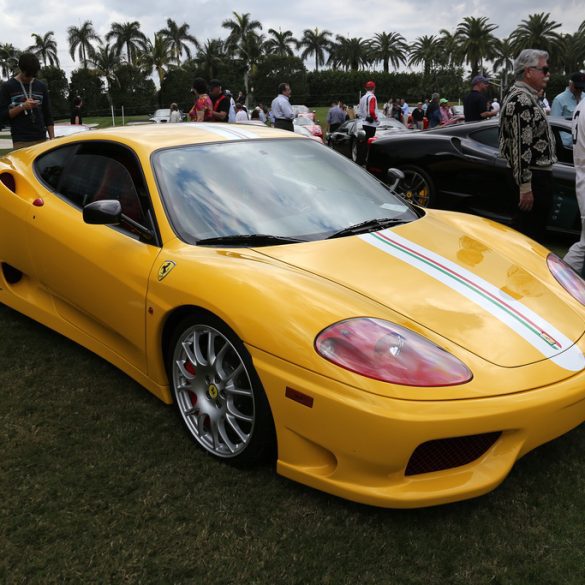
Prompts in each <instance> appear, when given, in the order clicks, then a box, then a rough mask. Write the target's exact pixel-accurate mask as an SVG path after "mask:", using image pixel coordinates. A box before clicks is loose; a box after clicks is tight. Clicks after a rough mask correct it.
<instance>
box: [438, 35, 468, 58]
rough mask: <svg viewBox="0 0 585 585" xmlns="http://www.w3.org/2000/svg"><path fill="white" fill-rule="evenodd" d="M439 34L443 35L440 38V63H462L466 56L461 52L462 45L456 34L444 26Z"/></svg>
mask: <svg viewBox="0 0 585 585" xmlns="http://www.w3.org/2000/svg"><path fill="white" fill-rule="evenodd" d="M439 34H440V35H441V36H440V37H439V40H438V43H439V47H440V49H441V55H440V57H439V62H440V64H441V65H443V66H445V67H453V66H459V65H461V64H462V63H463V58H464V56H463V55H462V54H461V47H460V46H459V42H458V40H457V37H456V36H455V34H453V33H451V32H450V31H448V30H446V29H444V28H443V29H441V30H440V31H439Z"/></svg>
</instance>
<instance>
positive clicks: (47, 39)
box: [27, 30, 59, 67]
mask: <svg viewBox="0 0 585 585" xmlns="http://www.w3.org/2000/svg"><path fill="white" fill-rule="evenodd" d="M54 34H55V33H54V32H53V31H52V30H50V31H49V32H48V33H46V34H45V35H43V36H41V35H37V34H35V33H33V34H32V35H31V37H32V38H33V39H34V41H35V42H34V44H33V45H31V46H30V47H29V48H28V49H27V51H30V52H31V53H34V54H35V55H36V56H37V57H40V58H41V60H42V62H43V65H44V66H45V67H46V66H47V61H48V62H49V65H51V67H52V66H54V65H55V66H57V67H59V57H58V56H57V41H55V39H54V38H53V35H54Z"/></svg>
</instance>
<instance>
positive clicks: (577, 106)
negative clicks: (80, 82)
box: [0, 49, 585, 273]
mask: <svg viewBox="0 0 585 585" xmlns="http://www.w3.org/2000/svg"><path fill="white" fill-rule="evenodd" d="M548 58H549V56H548V53H546V52H545V51H540V50H536V49H525V50H523V51H522V52H521V53H520V54H519V55H518V57H517V58H516V60H515V61H514V79H515V81H514V83H513V85H512V86H511V88H510V89H509V90H508V91H507V93H506V95H505V98H504V100H503V103H502V104H501V105H500V103H499V102H498V100H497V99H488V97H487V90H488V88H489V86H490V79H489V78H487V77H486V76H484V75H476V76H475V77H474V78H473V79H472V81H471V90H470V92H469V93H468V94H467V95H466V96H465V99H464V101H463V117H464V119H465V121H466V122H473V121H478V122H481V121H483V120H487V119H489V118H493V117H495V116H500V125H499V126H500V130H499V150H500V156H501V157H502V158H503V159H505V160H506V162H507V163H508V167H509V172H510V179H511V181H512V182H513V184H515V185H516V189H517V200H518V210H519V218H518V225H517V227H518V229H520V231H522V232H524V233H525V234H527V235H529V236H531V237H533V238H534V239H536V240H542V236H543V233H544V230H545V226H546V221H547V217H548V213H549V210H550V207H551V203H552V188H553V181H552V166H553V164H554V163H555V162H557V156H556V146H555V138H554V135H553V132H552V130H551V127H550V124H549V122H548V120H547V117H548V115H549V114H550V115H553V116H561V117H563V118H572V119H573V137H572V142H573V144H572V145H571V146H572V147H573V152H574V164H575V169H576V176H577V180H576V193H577V200H578V204H579V209H580V214H581V218H582V223H583V229H582V233H581V237H580V240H579V241H578V242H576V243H575V244H574V245H573V246H572V247H571V248H570V250H569V251H568V253H567V255H566V257H565V259H566V261H567V262H568V263H569V264H570V265H571V266H573V268H575V270H577V271H578V272H579V273H583V270H584V264H585V122H584V120H585V116H581V112H582V110H583V109H585V106H583V101H584V100H581V94H582V92H583V90H584V89H585V74H584V73H582V72H575V73H574V74H573V75H571V76H570V78H569V79H568V84H567V87H566V89H565V90H564V91H563V92H561V93H560V94H559V95H557V96H556V97H555V98H554V99H553V101H552V104H549V102H548V100H547V97H546V93H545V91H546V86H547V84H548V81H549V79H550V70H549V65H548ZM18 66H19V71H18V73H17V74H16V75H15V76H14V77H13V78H11V79H9V80H8V81H6V82H5V83H3V84H2V86H1V88H0V119H1V120H3V121H4V120H6V121H7V122H8V123H9V125H10V130H11V135H12V140H13V145H14V148H21V147H26V146H30V145H33V144H37V143H39V142H43V141H45V140H47V135H48V139H52V138H54V123H53V119H52V115H51V109H50V103H49V94H48V91H47V86H46V85H45V84H44V83H42V82H41V81H39V80H38V79H37V78H36V76H37V74H38V72H39V70H40V63H39V60H38V58H37V57H36V56H35V55H34V54H32V53H23V54H22V55H21V56H20V59H19V63H18ZM363 89H364V93H363V95H362V96H361V99H360V101H359V106H358V112H357V114H356V113H355V111H354V108H353V107H351V106H346V105H345V104H344V103H343V102H342V101H341V100H335V101H334V102H333V103H332V104H331V108H330V109H329V112H328V115H327V126H328V129H329V131H330V132H335V131H336V130H337V129H338V128H339V126H340V125H341V124H342V123H343V122H344V121H345V120H347V119H350V118H353V117H355V116H356V115H357V116H358V117H360V118H361V119H362V120H363V130H364V132H365V134H366V138H370V137H373V136H374V135H375V133H376V127H377V126H378V125H379V123H380V119H379V118H380V114H379V112H380V110H379V108H378V101H377V98H376V84H375V82H374V81H368V82H366V84H365V85H364V88H363ZM191 91H192V94H193V98H194V103H193V107H192V108H191V110H190V111H189V113H188V116H189V119H190V120H192V121H196V122H242V121H248V120H250V119H254V120H258V121H259V122H262V123H267V122H270V123H271V124H272V125H273V126H274V127H275V128H280V129H283V130H289V131H293V129H294V128H293V120H294V118H295V116H296V114H295V112H294V111H293V109H292V106H291V104H290V96H291V93H292V90H291V87H290V85H289V84H288V83H281V84H280V85H279V86H278V94H277V96H276V97H275V98H274V100H273V101H272V104H271V108H270V110H268V109H267V108H266V107H265V106H264V105H263V104H258V106H256V107H255V108H254V109H253V110H252V112H249V111H248V108H247V107H246V98H245V95H244V94H243V92H240V93H239V95H238V97H237V98H235V99H234V97H233V96H232V95H231V93H230V92H229V91H226V90H224V89H223V88H222V85H221V82H220V81H219V80H217V79H212V80H211V81H210V82H209V83H207V82H206V81H205V80H204V79H202V78H200V77H198V78H196V79H195V80H194V81H193V87H192V90H191ZM82 105H83V101H82V99H81V97H80V96H75V98H74V99H73V102H72V109H71V124H81V123H82V114H81V108H82ZM382 111H383V113H384V115H385V116H386V117H388V118H393V119H395V120H398V121H400V122H402V123H404V124H405V125H407V126H409V127H412V128H416V129H420V130H422V129H425V128H427V127H428V128H434V127H437V126H440V125H446V124H450V123H452V121H454V120H455V115H454V113H453V111H452V108H451V106H450V104H449V100H448V99H447V98H445V97H442V96H441V95H440V94H439V93H433V94H432V95H431V96H430V98H428V99H425V100H424V101H423V100H421V101H419V102H418V103H417V104H416V107H414V108H412V110H411V109H410V107H409V105H408V103H407V102H406V100H405V99H404V98H397V99H394V98H391V99H389V100H388V101H387V102H386V103H385V104H384V106H383V108H382ZM181 119H182V116H181V112H180V111H179V108H178V106H177V104H176V103H173V104H171V107H170V116H169V122H171V123H176V122H180V121H181ZM579 122H580V123H579Z"/></svg>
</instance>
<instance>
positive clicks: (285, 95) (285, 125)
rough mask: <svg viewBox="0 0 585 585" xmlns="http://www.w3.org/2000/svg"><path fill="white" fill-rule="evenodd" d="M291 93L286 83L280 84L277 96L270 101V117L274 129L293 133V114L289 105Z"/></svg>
mask: <svg viewBox="0 0 585 585" xmlns="http://www.w3.org/2000/svg"><path fill="white" fill-rule="evenodd" d="M291 93H292V91H291V89H290V85H289V84H288V83H281V84H280V85H279V86H278V95H277V96H276V97H275V98H274V99H273V100H272V107H271V110H272V115H273V116H274V127H275V128H280V129H281V130H289V131H290V132H294V131H295V129H294V126H293V119H294V118H295V114H294V112H293V109H292V106H291V105H290V95H291Z"/></svg>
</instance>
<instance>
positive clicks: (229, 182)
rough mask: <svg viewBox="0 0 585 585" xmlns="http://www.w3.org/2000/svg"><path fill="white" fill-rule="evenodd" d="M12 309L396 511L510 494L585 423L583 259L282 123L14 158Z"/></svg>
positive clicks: (229, 435) (9, 237) (301, 475)
mask: <svg viewBox="0 0 585 585" xmlns="http://www.w3.org/2000/svg"><path fill="white" fill-rule="evenodd" d="M0 302H2V303H4V304H6V305H8V306H9V307H12V308H14V309H15V310H17V311H20V312H22V313H24V314H25V315H28V316H29V317H32V318H33V319H36V320H37V321H39V322H41V323H43V324H45V325H47V326H48V327H51V328H53V329H54V330H56V331H58V332H60V333H61V334H63V335H65V336H67V337H69V338H71V339H73V340H75V341H76V342H78V343H80V344H82V345H83V346H85V347H87V348H88V349H90V350H91V351H93V352H95V353H96V354H98V355H100V356H102V357H103V358H104V359H106V360H108V361H109V362H111V363H113V364H115V365H116V366H117V367H118V368H120V369H121V370H123V371H124V372H126V373H127V374H128V375H129V376H131V377H132V378H134V379H135V380H137V381H138V382H139V383H140V384H142V385H143V386H144V387H145V388H147V389H148V390H149V391H150V392H152V393H153V394H155V395H156V396H158V397H159V398H160V399H161V400H162V401H164V402H165V403H167V404H171V403H174V404H175V405H176V408H177V411H178V415H179V420H181V421H182V424H183V425H184V427H185V428H186V430H187V432H188V433H189V435H190V436H191V437H192V438H193V440H194V441H195V443H196V444H197V445H198V446H199V447H200V448H202V449H203V450H204V451H205V452H207V453H209V454H210V455H212V456H214V457H216V458H217V459H219V460H226V461H231V462H233V463H238V464H240V465H250V464H252V463H253V462H255V461H256V460H258V459H259V458H263V457H264V458H265V457H274V458H276V461H277V471H278V472H279V473H280V474H282V475H284V476H286V477H288V478H291V479H293V480H296V481H298V482H301V483H303V484H306V485H308V486H312V487H314V488H317V489H320V490H323V491H325V492H329V493H331V494H335V495H337V496H341V497H343V498H348V499H350V500H355V501H358V502H363V503H366V504H372V505H376V506H383V507H416V506H431V505H437V504H442V503H445V502H452V501H456V500H462V499H466V498H471V497H474V496H478V495H480V494H483V493H485V492H488V491H489V490H491V489H493V488H494V487H495V486H497V485H498V484H499V483H500V482H501V481H503V480H504V478H505V477H506V475H507V474H508V472H509V471H510V469H511V468H512V466H513V464H514V462H515V461H516V460H517V459H518V458H519V457H521V456H522V455H524V454H525V453H527V452H528V451H530V450H531V449H534V448H535V447H537V446H538V445H541V444H542V443H545V442H547V441H550V440H551V439H554V438H555V437H558V436H559V435H561V434H563V433H565V432H567V431H569V430H570V429H572V428H574V427H575V426H577V425H579V424H580V423H581V422H583V420H584V419H585V372H584V367H585V357H584V352H585V338H584V332H585V283H584V282H583V280H581V278H580V277H579V276H578V275H577V274H576V273H575V272H574V271H573V270H572V269H571V268H569V267H568V266H567V265H566V264H564V262H563V261H562V260H560V259H559V258H558V257H556V256H555V255H553V254H551V253H550V252H549V251H548V250H546V249H545V248H543V247H542V246H540V245H538V244H536V243H535V242H533V241H531V240H529V239H527V238H525V237H524V236H522V235H520V234H518V233H516V232H514V231H513V230H510V229H508V228H506V227H504V226H502V225H499V224H495V223H492V222H490V221H489V220H486V219H482V218H478V217H473V216H468V215H463V214H456V213H448V212H444V211H433V210H428V209H427V210H423V209H420V208H417V207H415V206H413V205H411V204H409V203H407V202H405V201H404V200H402V199H401V198H400V197H398V196H397V195H395V193H394V192H393V191H392V189H391V188H389V187H388V186H386V185H384V184H383V183H381V182H379V181H378V180H377V179H375V178H373V177H372V176H371V175H369V174H368V173H367V172H366V171H364V170H363V169H361V168H360V167H358V166H357V165H355V164H353V163H352V162H350V161H349V160H348V159H346V158H345V157H343V156H341V155H339V154H337V153H335V152H333V151H332V150H330V149H328V148H326V147H324V146H322V145H319V144H316V143H314V142H313V141H311V140H308V139H305V138H303V137H300V136H297V135H295V134H293V133H289V132H282V131H277V130H273V129H270V128H263V127H256V126H244V125H241V126H240V125H231V124H230V125H227V124H223V125H221V124H182V125H171V126H168V125H159V126H153V127H145V126H138V127H132V128H123V129H111V130H103V131H102V130H95V131H92V132H84V133H81V134H77V135H74V136H70V137H65V138H62V139H58V140H55V141H50V142H46V143H44V144H42V145H38V146H35V147H30V148H26V149H22V150H17V151H14V152H12V153H11V154H9V155H7V156H4V157H2V158H0ZM5 341H6V340H5ZM4 390H5V391H9V389H4Z"/></svg>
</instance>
